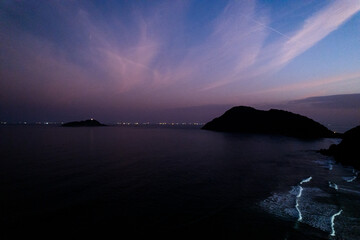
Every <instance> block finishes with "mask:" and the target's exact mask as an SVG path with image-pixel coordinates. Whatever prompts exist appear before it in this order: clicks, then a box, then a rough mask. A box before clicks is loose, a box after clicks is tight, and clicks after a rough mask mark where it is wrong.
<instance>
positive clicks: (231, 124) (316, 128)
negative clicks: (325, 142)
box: [202, 106, 339, 138]
mask: <svg viewBox="0 0 360 240" xmlns="http://www.w3.org/2000/svg"><path fill="white" fill-rule="evenodd" d="M202 129H205V130H213V131H221V132H239V133H258V134H277V135H284V136H291V137H298V138H330V137H339V135H338V134H336V133H334V132H333V131H330V130H329V129H327V128H326V127H325V126H323V125H321V124H320V123H318V122H315V121H314V120H312V119H310V118H307V117H305V116H302V115H299V114H295V113H292V112H288V111H283V110H277V109H271V110H269V111H263V110H257V109H255V108H252V107H246V106H238V107H233V108H231V109H230V110H228V111H226V112H225V113H224V114H223V115H222V116H220V117H218V118H215V119H213V120H212V121H210V122H208V123H207V124H205V125H204V127H203V128H202Z"/></svg>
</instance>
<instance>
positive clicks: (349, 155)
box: [320, 125, 360, 169]
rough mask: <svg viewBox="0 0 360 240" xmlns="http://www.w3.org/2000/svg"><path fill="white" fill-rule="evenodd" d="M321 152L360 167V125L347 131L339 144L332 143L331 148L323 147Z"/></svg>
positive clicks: (344, 162)
mask: <svg viewBox="0 0 360 240" xmlns="http://www.w3.org/2000/svg"><path fill="white" fill-rule="evenodd" d="M320 152H321V153H322V154H324V155H328V156H333V157H334V158H335V160H336V161H338V162H341V163H343V164H345V165H351V166H354V167H356V168H357V169H360V125H359V126H357V127H355V128H352V129H350V130H349V131H347V132H345V133H344V135H343V139H342V141H341V142H340V143H339V144H338V145H336V144H332V145H331V146H330V147H329V149H321V150H320Z"/></svg>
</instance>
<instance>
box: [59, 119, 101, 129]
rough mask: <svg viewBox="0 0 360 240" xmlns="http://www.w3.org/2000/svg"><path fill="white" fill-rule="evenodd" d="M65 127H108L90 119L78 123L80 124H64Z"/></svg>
mask: <svg viewBox="0 0 360 240" xmlns="http://www.w3.org/2000/svg"><path fill="white" fill-rule="evenodd" d="M62 126H63V127H100V126H106V125H105V124H102V123H100V122H99V121H96V120H95V119H88V120H85V121H78V122H68V123H64V124H62Z"/></svg>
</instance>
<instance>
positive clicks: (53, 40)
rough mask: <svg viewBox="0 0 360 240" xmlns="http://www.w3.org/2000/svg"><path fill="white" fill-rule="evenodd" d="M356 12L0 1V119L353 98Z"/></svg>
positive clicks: (123, 117) (256, 4) (132, 116)
mask: <svg viewBox="0 0 360 240" xmlns="http://www.w3.org/2000/svg"><path fill="white" fill-rule="evenodd" d="M359 11H360V1H358V0H346V1H343V0H338V1H318V0H314V1H265V0H263V1H251V0H249V1H56V0H54V1H39V0H37V1H31V0H30V1H10V0H3V1H1V2H0V120H2V121H68V120H80V119H83V118H89V117H94V118H97V119H99V120H101V119H104V120H105V121H113V122H116V121H146V120H147V119H149V120H151V119H159V120H160V118H161V116H165V115H164V112H166V111H167V110H166V109H179V108H182V109H185V108H191V107H194V106H202V105H206V106H209V105H214V104H215V105H220V106H233V105H252V106H257V105H266V104H267V105H271V104H274V105H276V104H280V103H283V102H287V101H291V100H296V99H303V98H307V97H313V96H324V95H335V94H350V93H360V69H359V66H360V14H359ZM217 109H219V107H218V108H217ZM217 111H218V110H217ZM160 113H161V114H160ZM154 114H158V117H157V118H156V117H155V116H154ZM184 114H185V113H184ZM187 117H189V118H191V117H190V116H187ZM79 118H80V119H79ZM164 118H165V117H164ZM194 120H196V119H194Z"/></svg>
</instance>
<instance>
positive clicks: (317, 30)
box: [262, 0, 360, 71]
mask: <svg viewBox="0 0 360 240" xmlns="http://www.w3.org/2000/svg"><path fill="white" fill-rule="evenodd" d="M359 11H360V1H357V0H350V1H340V0H339V1H332V2H331V3H330V4H329V5H328V6H327V7H325V8H324V9H322V10H320V11H319V12H317V13H316V14H314V15H313V16H311V17H309V18H308V19H307V20H306V21H305V23H304V24H303V26H302V27H301V28H300V29H299V30H298V31H296V32H295V33H293V34H291V35H289V37H288V40H286V41H285V42H279V43H276V44H274V45H271V46H269V48H270V49H265V50H267V51H268V52H271V53H273V54H274V56H273V57H269V58H270V59H269V63H268V64H267V65H265V66H264V67H263V69H262V71H266V70H270V71H271V70H277V69H279V68H281V67H283V66H285V65H286V64H287V63H289V62H290V61H291V60H292V59H294V58H295V57H297V56H299V55H300V54H302V53H303V52H305V51H306V50H308V49H309V48H311V47H312V46H314V45H315V44H317V43H318V42H319V41H321V40H322V39H323V38H325V37H326V36H327V35H329V34H330V33H331V32H333V31H334V30H336V29H338V27H339V26H341V25H342V24H343V23H345V22H346V21H347V20H348V19H350V18H351V17H352V16H353V15H354V14H356V13H357V12H359ZM274 49H276V50H277V53H274Z"/></svg>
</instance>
